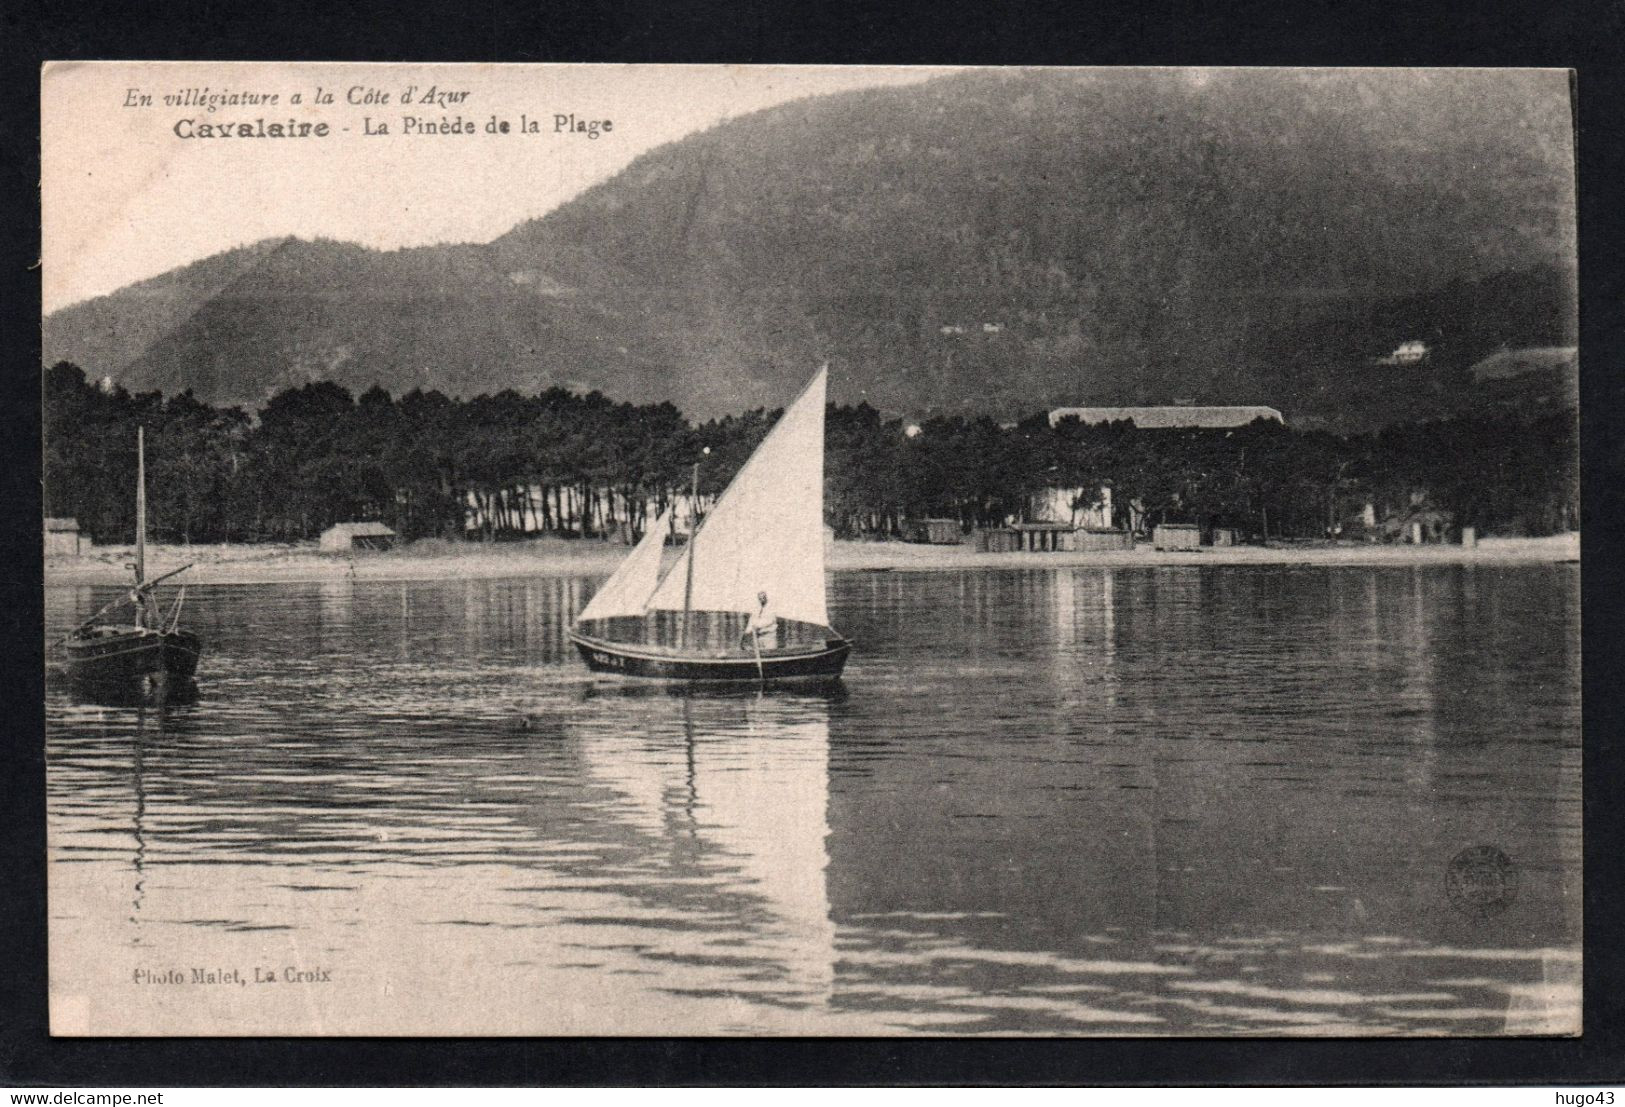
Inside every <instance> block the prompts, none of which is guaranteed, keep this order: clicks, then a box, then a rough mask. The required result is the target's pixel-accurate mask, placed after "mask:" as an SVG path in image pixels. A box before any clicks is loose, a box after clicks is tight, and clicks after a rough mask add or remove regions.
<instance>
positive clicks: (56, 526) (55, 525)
mask: <svg viewBox="0 0 1625 1107" xmlns="http://www.w3.org/2000/svg"><path fill="white" fill-rule="evenodd" d="M45 529H46V530H47V531H48V532H52V533H67V534H77V533H79V520H77V519H49V518H48V519H46V520H45Z"/></svg>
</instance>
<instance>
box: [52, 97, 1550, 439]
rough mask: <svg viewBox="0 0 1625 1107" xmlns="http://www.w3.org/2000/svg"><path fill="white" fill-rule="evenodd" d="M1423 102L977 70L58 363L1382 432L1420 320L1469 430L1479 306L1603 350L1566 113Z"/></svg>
mask: <svg viewBox="0 0 1625 1107" xmlns="http://www.w3.org/2000/svg"><path fill="white" fill-rule="evenodd" d="M1392 80H1393V79H1392V78H1385V77H1384V76H1383V75H1382V74H1377V73H1319V74H1315V73H1309V74H1305V73H1302V72H1299V71H1269V72H1267V73H1263V74H1260V73H1254V72H1234V71H1221V72H1219V73H1217V74H1209V75H1207V76H1205V77H1203V78H1202V81H1201V83H1197V81H1196V78H1195V77H1194V76H1192V75H1190V74H1186V73H1181V72H1177V71H1133V72H1130V73H1128V74H1116V75H1113V76H1112V77H1111V78H1110V79H1107V78H1105V77H1103V76H1101V75H1100V74H1096V73H1089V72H1085V73H1081V74H1076V73H1070V72H1059V73H1058V72H1055V71H1038V72H1031V71H1020V72H1015V73H997V74H988V73H981V72H974V73H970V74H962V75H957V76H951V77H945V78H939V79H936V80H932V81H928V82H924V83H922V84H920V85H914V86H905V87H900V88H888V89H882V90H868V91H864V92H860V93H841V94H836V95H833V96H826V97H818V98H812V99H808V100H803V101H795V102H792V103H789V104H784V105H779V106H778V107H774V108H769V109H766V110H764V111H760V112H755V113H751V114H750V115H746V116H741V117H738V118H736V119H732V120H729V121H726V122H724V123H722V124H720V125H718V126H716V127H713V128H711V129H709V130H707V131H703V132H700V133H698V134H695V135H691V136H688V137H687V138H684V139H681V140H678V141H677V142H673V143H669V144H666V145H664V146H661V147H657V148H654V149H652V150H649V151H646V152H645V153H643V154H642V155H640V156H639V157H638V158H636V159H634V160H633V162H632V163H630V164H629V165H628V166H627V167H626V169H624V170H623V171H622V172H620V173H619V174H617V175H615V176H614V177H612V178H610V179H608V180H606V181H603V182H600V183H598V184H596V185H594V186H592V187H590V188H588V189H586V190H585V191H583V192H582V193H581V194H580V195H578V196H577V197H576V198H575V199H573V200H571V201H570V202H568V203H566V204H564V205H561V206H560V207H559V208H557V209H555V210H554V211H553V212H550V213H549V214H548V215H545V216H543V217H541V218H540V219H534V220H527V221H524V222H521V223H519V224H517V225H516V226H515V227H513V228H512V229H511V230H509V231H508V232H506V233H505V234H503V235H500V236H498V237H497V238H496V239H493V240H492V241H490V242H488V243H484V244H466V245H444V246H423V247H412V248H409V249H406V250H399V251H389V252H385V251H374V250H368V249H366V248H364V247H359V246H354V245H352V244H345V243H333V242H324V241H316V242H306V241H305V240H302V239H297V238H292V237H282V238H278V239H270V240H266V241H265V242H262V243H256V244H252V245H250V246H248V247H242V248H239V250H238V251H228V252H226V253H225V254H221V255H215V256H214V257H212V258H206V259H202V260H200V261H199V262H196V263H193V265H191V266H186V267H182V268H181V269H178V270H174V271H171V273H168V274H163V275H160V276H159V277H155V278H151V279H150V280H148V281H144V282H140V283H139V284H137V285H132V286H130V287H128V288H126V289H123V290H120V291H119V292H116V293H113V294H112V295H110V296H107V297H100V298H98V299H95V300H91V301H85V302H84V303H81V304H77V305H72V306H70V307H68V308H64V309H62V310H61V311H58V312H56V313H54V314H53V315H51V316H50V317H48V318H47V319H46V321H45V348H46V357H47V361H48V362H49V361H55V360H59V359H60V360H70V361H74V362H76V363H78V364H81V365H82V366H83V367H84V368H85V369H86V370H87V371H88V372H90V373H92V374H93V375H97V376H100V375H103V374H105V375H110V376H113V377H114V378H115V379H116V380H118V381H119V382H120V383H122V384H125V385H126V387H130V388H138V389H145V388H161V389H163V390H165V391H171V392H173V391H179V390H181V389H182V388H184V387H191V388H193V389H194V391H195V392H196V393H197V394H198V395H199V396H200V397H201V398H204V399H207V400H210V401H211V402H234V403H245V404H250V405H252V404H255V403H257V402H260V401H262V400H263V399H265V398H266V397H267V396H268V395H270V394H271V393H272V392H274V391H276V390H278V389H279V388H282V387H287V386H288V385H291V384H300V383H304V382H306V381H309V380H315V379H333V380H336V381H339V382H340V383H343V384H345V385H346V386H347V387H350V388H351V389H352V391H360V390H362V389H364V388H366V387H368V386H370V385H372V384H375V383H376V384H379V385H382V386H383V387H386V388H389V389H391V390H393V391H397V392H398V391H405V390H409V389H411V388H414V387H424V388H437V389H439V390H441V391H444V392H447V393H455V394H461V395H472V394H475V393H478V392H482V391H484V392H494V391H499V390H501V389H502V388H510V387H511V388H515V389H518V390H520V391H533V390H540V389H541V388H545V387H548V386H551V385H563V386H566V387H572V388H576V389H579V390H591V389H598V390H601V391H603V392H605V393H606V394H608V395H611V396H613V397H615V398H618V399H630V400H638V401H647V400H671V401H672V402H674V403H677V404H678V406H679V407H681V408H683V410H685V411H688V412H691V413H693V414H695V415H698V416H701V417H704V416H708V415H716V414H722V413H724V412H728V411H737V410H740V409H742V408H750V407H756V406H767V407H773V406H777V405H778V404H781V403H782V402H783V400H784V398H785V397H786V396H787V395H789V394H790V393H791V392H793V391H794V387H795V386H796V384H797V383H798V382H799V379H800V378H802V377H804V376H805V374H806V373H807V372H808V371H809V369H810V367H811V366H813V365H816V364H818V363H819V362H821V361H823V360H829V361H831V363H832V366H833V368H834V370H835V372H834V375H833V380H832V384H833V385H834V391H833V395H832V399H835V400H838V401H842V402H855V401H858V400H867V401H869V402H871V403H873V404H875V405H876V406H877V407H880V408H881V409H883V410H887V411H892V412H898V413H926V412H933V411H945V412H953V411H970V410H977V411H988V412H990V413H993V414H997V415H1001V416H1003V415H1011V414H1018V413H1021V412H1022V411H1025V410H1031V409H1033V408H1037V407H1042V406H1049V405H1052V404H1058V403H1103V402H1117V403H1125V404H1138V403H1155V402H1171V401H1172V400H1174V399H1178V398H1196V399H1198V400H1200V401H1204V402H1227V403H1265V404H1271V405H1273V406H1277V407H1282V408H1283V409H1285V410H1288V411H1289V414H1292V413H1297V412H1301V413H1304V414H1307V415H1310V416H1312V417H1315V418H1321V419H1330V420H1332V421H1334V422H1340V423H1344V424H1346V423H1348V422H1350V421H1351V420H1353V421H1355V422H1358V421H1359V420H1360V418H1363V414H1362V413H1360V412H1356V411H1352V410H1349V409H1350V407H1351V405H1359V404H1366V405H1369V403H1370V398H1369V397H1364V391H1369V390H1368V389H1366V390H1364V391H1362V388H1352V389H1351V388H1346V387H1344V386H1343V385H1341V384H1340V383H1339V380H1340V378H1344V377H1348V376H1350V375H1351V374H1352V375H1354V376H1355V377H1361V376H1368V375H1369V374H1367V373H1366V372H1365V369H1364V368H1363V367H1366V366H1368V364H1369V362H1370V360H1371V357H1372V356H1373V355H1372V354H1371V353H1370V352H1369V351H1367V350H1366V349H1365V348H1364V347H1365V346H1369V345H1371V344H1381V343H1383V342H1387V341H1388V340H1389V338H1390V337H1392V336H1390V335H1389V334H1387V330H1390V329H1394V328H1397V329H1398V330H1399V331H1400V332H1404V331H1405V330H1406V328H1407V326H1410V325H1409V324H1408V322H1407V320H1406V319H1405V318H1404V313H1403V311H1402V312H1401V313H1400V317H1399V318H1397V319H1387V318H1384V319H1382V320H1380V321H1379V323H1370V319H1371V318H1374V317H1373V316H1372V310H1373V309H1372V308H1371V305H1372V304H1373V303H1378V302H1390V303H1402V302H1404V301H1407V300H1409V301H1412V302H1414V303H1415V304H1417V305H1420V307H1419V308H1418V310H1417V311H1416V313H1415V317H1416V320H1417V322H1416V323H1415V325H1414V326H1410V329H1416V330H1422V329H1429V328H1431V329H1430V332H1429V333H1430V335H1431V338H1432V343H1431V345H1432V349H1433V350H1434V359H1433V361H1432V362H1431V363H1430V365H1429V367H1428V371H1427V373H1425V374H1423V376H1418V377H1416V378H1415V379H1414V387H1413V383H1412V378H1405V377H1400V378H1397V379H1396V381H1395V382H1393V383H1394V384H1395V385H1396V386H1397V387H1399V388H1400V390H1401V393H1407V392H1414V394H1415V395H1416V396H1417V397H1420V398H1421V399H1422V400H1425V401H1427V402H1425V403H1422V404H1421V408H1423V409H1426V411H1427V413H1429V414H1436V413H1438V412H1440V411H1445V412H1448V410H1449V409H1450V408H1451V400H1450V398H1449V396H1448V395H1447V393H1448V392H1449V391H1450V390H1451V389H1453V388H1456V387H1458V386H1460V385H1461V383H1462V382H1461V380H1460V372H1459V371H1460V370H1461V369H1463V368H1464V367H1465V363H1466V362H1468V361H1469V360H1476V359H1475V358H1473V357H1472V355H1473V354H1474V353H1480V352H1484V351H1480V350H1479V347H1480V346H1482V345H1483V343H1482V342H1479V341H1477V340H1476V339H1475V337H1474V335H1473V333H1471V330H1470V328H1471V327H1473V326H1477V325H1480V324H1481V322H1482V321H1481V320H1480V323H1474V322H1473V321H1472V320H1471V319H1468V318H1467V316H1473V315H1474V312H1473V311H1472V310H1466V314H1465V315H1464V314H1463V312H1464V310H1465V309H1463V308H1462V306H1461V304H1460V303H1459V302H1458V301H1460V300H1461V299H1462V297H1461V295H1460V293H1461V290H1462V289H1464V288H1466V289H1472V288H1474V287H1476V286H1477V285H1478V284H1482V285H1483V287H1485V288H1489V289H1492V290H1493V289H1494V288H1495V287H1496V286H1495V282H1496V281H1501V282H1502V283H1506V282H1507V281H1511V282H1512V284H1514V285H1517V286H1518V288H1520V289H1522V290H1523V291H1521V292H1520V291H1515V292H1513V293H1510V294H1506V293H1504V290H1503V291H1502V292H1495V293H1494V294H1495V296H1497V297H1499V299H1500V300H1505V301H1506V302H1507V303H1508V304H1510V305H1511V307H1510V309H1509V310H1513V311H1514V312H1516V311H1517V310H1518V309H1517V302H1518V299H1519V297H1520V296H1522V297H1524V298H1528V296H1527V293H1528V290H1529V289H1536V293H1534V299H1535V300H1537V301H1538V302H1539V303H1540V304H1542V305H1544V307H1543V310H1546V312H1547V315H1546V317H1543V318H1538V319H1537V318H1533V317H1531V318H1530V319H1529V320H1528V321H1527V324H1526V325H1525V324H1520V326H1522V329H1523V330H1524V331H1526V332H1527V334H1523V335H1517V334H1514V335H1512V336H1511V338H1510V341H1512V342H1513V343H1514V344H1516V343H1518V342H1522V343H1523V344H1528V345H1539V344H1543V343H1548V342H1551V343H1555V344H1566V342H1567V340H1568V337H1569V335H1570V334H1571V332H1572V329H1573V325H1572V317H1573V291H1572V289H1573V278H1572V270H1571V268H1570V264H1569V261H1570V259H1571V258H1572V256H1573V254H1572V251H1573V238H1572V236H1573V226H1572V211H1573V208H1572V186H1571V185H1570V184H1569V183H1568V181H1569V180H1570V178H1568V177H1565V176H1564V173H1565V171H1566V168H1567V169H1571V168H1572V162H1571V161H1570V160H1568V159H1570V157H1571V152H1570V151H1569V150H1568V148H1567V147H1566V146H1565V145H1564V143H1563V141H1561V140H1559V139H1558V138H1554V137H1553V136H1554V135H1561V134H1563V133H1565V132H1564V128H1566V126H1567V124H1566V119H1567V114H1566V113H1567V94H1566V86H1561V84H1560V82H1555V81H1554V80H1551V79H1546V78H1542V76H1541V75H1539V74H1529V73H1522V74H1511V75H1503V76H1502V77H1501V78H1500V79H1499V80H1492V79H1490V78H1488V77H1484V76H1473V75H1471V74H1467V75H1460V74H1458V75H1456V76H1454V77H1453V78H1451V79H1450V80H1443V79H1442V78H1440V79H1435V78H1433V77H1431V76H1429V75H1423V76H1422V77H1413V78H1411V79H1410V80H1408V81H1407V82H1406V83H1405V86H1404V88H1402V89H1401V88H1398V87H1397V86H1395V85H1393V84H1392ZM238 254H241V255H242V256H240V257H239V256H236V255H238ZM200 267H201V268H200ZM1520 274H1521V275H1522V276H1519V275H1520ZM222 275H229V276H230V279H229V280H223V281H220V280H217V278H219V277H221V276H222ZM1520 282H1521V283H1520ZM1317 290H1319V291H1317ZM1452 290H1454V291H1452ZM1554 290H1555V291H1554ZM1283 305H1285V306H1283ZM1428 305H1432V306H1428ZM1451 313H1454V315H1452V314H1451ZM1376 314H1377V315H1378V316H1380V315H1381V314H1382V313H1381V312H1377V313H1376ZM1477 314H1478V315H1483V313H1482V312H1480V313H1477ZM1526 314H1527V313H1526ZM1430 315H1433V316H1439V317H1440V318H1439V319H1434V320H1431V321H1430V320H1429V319H1427V318H1424V317H1427V316H1430ZM1282 317H1286V318H1288V319H1291V320H1295V321H1296V322H1295V323H1294V326H1295V327H1296V328H1298V329H1297V330H1294V329H1293V328H1292V327H1283V326H1281V325H1280V320H1281V318H1282ZM1362 318H1366V319H1367V321H1368V323H1369V324H1370V325H1367V326H1365V327H1364V328H1363V329H1362V328H1361V326H1360V325H1359V323H1358V321H1359V320H1360V319H1362ZM1351 321H1352V322H1351ZM1458 322H1459V323H1460V325H1458ZM1503 329H1504V328H1503ZM1420 337H1422V335H1421V334H1417V335H1411V334H1407V333H1400V334H1398V336H1397V337H1394V338H1393V341H1394V342H1395V343H1397V342H1399V341H1404V340H1405V339H1407V338H1420ZM1508 340H1509V339H1508V336H1507V335H1505V334H1499V333H1498V334H1497V335H1496V336H1495V341H1496V342H1503V343H1504V342H1505V341H1508ZM1355 347H1360V348H1358V349H1356V348H1355ZM1491 348H1494V346H1493V345H1492V346H1491ZM1306 351H1313V355H1312V356H1311V355H1310V354H1309V353H1307V352H1306ZM1423 377H1425V379H1423ZM1362 397H1364V398H1362ZM1441 397H1443V398H1442V399H1441ZM1389 406H1392V407H1394V408H1395V409H1396V410H1399V411H1403V409H1404V407H1405V405H1404V404H1392V405H1389ZM1383 418H1386V416H1383Z"/></svg>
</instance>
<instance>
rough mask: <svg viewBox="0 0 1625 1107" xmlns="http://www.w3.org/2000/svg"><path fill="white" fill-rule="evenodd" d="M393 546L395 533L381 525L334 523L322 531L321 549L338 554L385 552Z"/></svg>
mask: <svg viewBox="0 0 1625 1107" xmlns="http://www.w3.org/2000/svg"><path fill="white" fill-rule="evenodd" d="M394 545H395V532H394V531H392V530H390V529H389V528H388V527H386V526H384V524H382V523H335V524H334V525H333V526H330V527H328V528H327V529H326V530H324V531H322V538H321V548H322V549H324V550H330V551H337V552H339V553H348V552H350V551H351V550H387V549H389V548H391V547H392V546H394Z"/></svg>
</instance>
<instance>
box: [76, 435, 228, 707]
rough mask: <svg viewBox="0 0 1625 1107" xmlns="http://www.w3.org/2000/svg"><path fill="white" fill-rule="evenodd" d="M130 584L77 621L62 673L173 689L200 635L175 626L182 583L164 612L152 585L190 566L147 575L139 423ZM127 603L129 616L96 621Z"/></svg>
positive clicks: (124, 688)
mask: <svg viewBox="0 0 1625 1107" xmlns="http://www.w3.org/2000/svg"><path fill="white" fill-rule="evenodd" d="M135 450H136V485H135V564H134V565H133V566H132V568H133V569H134V570H135V587H134V588H132V589H131V590H130V591H129V592H128V593H127V594H125V595H124V596H121V597H119V598H118V599H116V600H114V601H113V602H112V603H110V604H107V605H106V606H105V607H103V608H102V609H101V610H100V611H97V612H96V613H95V614H94V615H92V616H91V617H90V618H89V619H86V620H85V621H84V622H83V623H80V624H79V625H78V626H77V627H75V628H74V629H73V631H72V632H70V633H69V635H68V637H67V638H66V639H64V640H63V643H62V644H63V648H64V649H65V651H66V652H67V671H68V678H69V679H70V680H72V681H73V682H74V683H76V684H78V685H81V686H89V687H92V688H95V689H99V690H108V691H113V692H117V693H121V694H127V695H133V696H136V697H147V696H152V695H154V694H163V693H168V692H170V691H178V690H180V689H181V688H182V687H183V686H184V685H186V684H187V683H189V682H190V681H191V679H192V675H193V674H194V673H195V672H196V671H197V662H198V654H199V653H200V652H201V650H202V648H203V643H202V640H201V639H199V638H198V636H197V635H195V634H193V633H191V632H190V631H185V630H181V629H180V627H179V624H180V614H181V605H182V604H183V603H184V602H185V599H186V590H185V589H184V588H183V589H182V590H181V593H180V595H179V596H177V597H176V599H175V603H174V606H173V607H172V608H171V609H170V610H169V611H168V612H165V611H164V610H163V609H162V607H161V606H160V605H159V603H158V600H157V596H156V593H155V589H156V588H157V586H158V585H159V584H161V583H162V582H164V581H166V580H168V579H169V578H170V577H173V576H175V575H176V574H177V573H181V572H184V571H186V570H187V569H190V568H191V565H182V566H181V567H180V568H179V569H174V570H171V571H170V572H167V573H165V574H163V575H162V576H159V577H155V578H153V579H152V580H148V579H147V456H146V433H145V428H137V429H136V438H135ZM126 603H127V604H129V605H130V606H132V607H133V608H134V609H135V615H134V618H133V621H132V622H129V623H117V624H114V623H101V622H97V620H98V619H100V618H101V617H102V616H103V615H105V614H107V613H108V612H110V611H112V610H114V609H116V608H118V607H121V606H122V605H124V604H126Z"/></svg>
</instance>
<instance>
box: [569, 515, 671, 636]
mask: <svg viewBox="0 0 1625 1107" xmlns="http://www.w3.org/2000/svg"><path fill="white" fill-rule="evenodd" d="M671 512H672V509H671V508H669V507H668V508H667V509H666V510H665V511H663V512H661V514H660V518H659V520H658V521H657V522H656V523H655V525H654V526H652V527H650V528H649V529H648V530H646V531H644V532H643V540H642V541H640V542H639V543H638V544H637V546H635V547H634V548H633V550H632V552H631V553H630V554H628V555H627V558H626V560H625V561H623V562H621V564H620V566H619V567H618V568H617V569H616V570H615V572H613V573H611V574H610V577H609V579H608V580H606V581H604V583H603V585H602V586H601V587H600V588H599V589H598V591H596V592H594V593H593V596H592V599H590V600H588V601H587V606H586V607H584V608H582V610H581V614H580V615H577V616H576V619H577V621H580V620H582V619H607V618H609V617H610V616H612V615H642V614H643V604H644V601H645V600H647V599H648V598H649V593H651V592H653V591H654V589H655V583H656V582H657V581H659V579H660V554H661V552H662V551H663V550H664V549H665V548H666V534H667V532H668V531H670V530H671Z"/></svg>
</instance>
